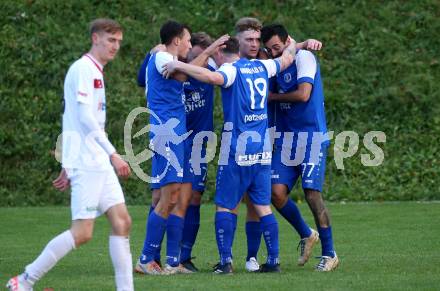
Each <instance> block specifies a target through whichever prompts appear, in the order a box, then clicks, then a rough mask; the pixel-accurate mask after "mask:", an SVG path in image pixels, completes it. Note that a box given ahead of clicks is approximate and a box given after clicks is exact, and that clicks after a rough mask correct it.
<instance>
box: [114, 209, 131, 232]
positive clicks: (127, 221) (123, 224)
mask: <svg viewBox="0 0 440 291" xmlns="http://www.w3.org/2000/svg"><path fill="white" fill-rule="evenodd" d="M130 229H131V217H130V215H128V214H126V215H122V216H120V217H118V218H117V219H116V220H115V221H113V222H112V232H113V234H114V235H120V236H127V235H128V234H129V233H130Z"/></svg>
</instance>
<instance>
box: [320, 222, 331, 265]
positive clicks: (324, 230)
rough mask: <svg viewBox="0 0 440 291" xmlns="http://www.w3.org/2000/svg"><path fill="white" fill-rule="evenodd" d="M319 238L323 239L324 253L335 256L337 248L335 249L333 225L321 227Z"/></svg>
mask: <svg viewBox="0 0 440 291" xmlns="http://www.w3.org/2000/svg"><path fill="white" fill-rule="evenodd" d="M318 232H319V239H320V240H321V247H322V255H323V256H328V257H332V258H333V257H334V256H335V250H334V249H333V238H332V227H331V226H329V227H319V226H318Z"/></svg>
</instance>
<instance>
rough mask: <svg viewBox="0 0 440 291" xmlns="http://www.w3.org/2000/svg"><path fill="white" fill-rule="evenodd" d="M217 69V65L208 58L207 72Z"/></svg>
mask: <svg viewBox="0 0 440 291" xmlns="http://www.w3.org/2000/svg"><path fill="white" fill-rule="evenodd" d="M217 69H218V66H217V64H216V63H215V61H214V59H213V58H208V70H210V71H215V70H217Z"/></svg>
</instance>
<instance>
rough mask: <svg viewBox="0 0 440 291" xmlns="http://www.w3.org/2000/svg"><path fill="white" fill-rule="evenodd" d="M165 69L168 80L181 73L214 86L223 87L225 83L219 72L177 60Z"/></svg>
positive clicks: (166, 65)
mask: <svg viewBox="0 0 440 291" xmlns="http://www.w3.org/2000/svg"><path fill="white" fill-rule="evenodd" d="M163 68H164V72H163V74H164V76H165V77H166V78H169V77H170V76H172V75H173V74H174V73H175V72H181V73H184V74H186V75H189V76H191V77H193V78H194V79H197V80H199V81H201V82H204V83H208V84H213V85H222V84H223V83H224V78H223V75H222V74H220V73H218V72H212V71H210V70H208V69H206V68H203V67H199V66H195V65H191V64H186V63H184V62H181V61H179V60H176V59H175V60H173V61H172V62H169V63H167V64H165V65H164V67H163Z"/></svg>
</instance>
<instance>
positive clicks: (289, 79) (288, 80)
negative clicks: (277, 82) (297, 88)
mask: <svg viewBox="0 0 440 291" xmlns="http://www.w3.org/2000/svg"><path fill="white" fill-rule="evenodd" d="M290 81H292V75H291V74H290V73H287V74H285V75H284V82H286V83H289V82H290Z"/></svg>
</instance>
